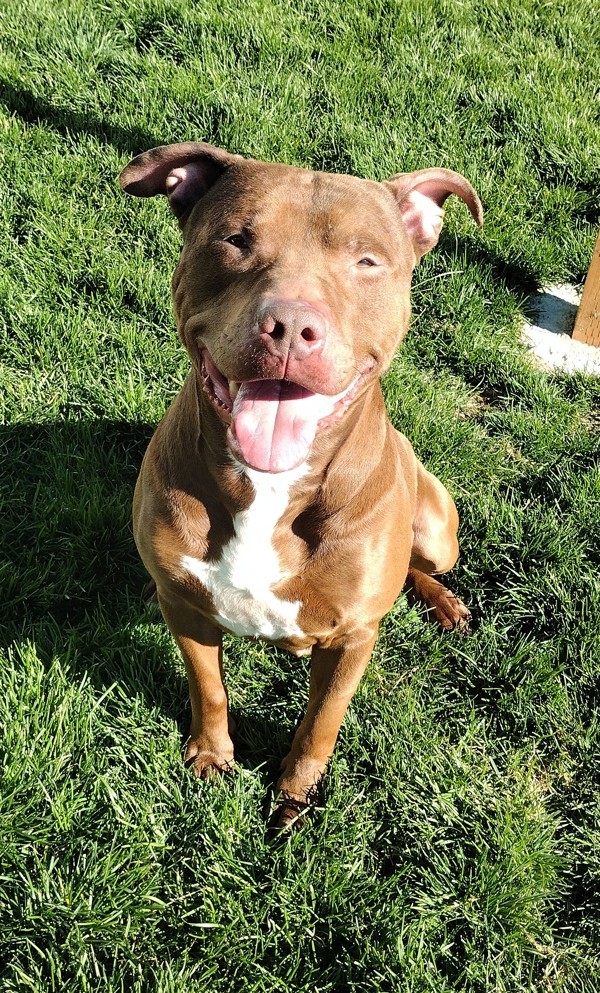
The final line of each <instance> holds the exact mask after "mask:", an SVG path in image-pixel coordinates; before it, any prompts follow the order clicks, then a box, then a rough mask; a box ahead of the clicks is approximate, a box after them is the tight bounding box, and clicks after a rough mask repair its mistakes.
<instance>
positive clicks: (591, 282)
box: [573, 231, 600, 348]
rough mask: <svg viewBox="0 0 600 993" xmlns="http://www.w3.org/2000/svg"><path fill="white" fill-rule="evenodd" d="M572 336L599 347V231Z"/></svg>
mask: <svg viewBox="0 0 600 993" xmlns="http://www.w3.org/2000/svg"><path fill="white" fill-rule="evenodd" d="M573 337H574V338H575V339H576V340H577V341H583V342H584V343H585V344H586V345H596V347H597V348H600V231H599V232H598V237H597V238H596V245H595V247H594V254H593V255H592V261H591V262H590V267H589V269H588V274H587V276H586V279H585V285H584V287H583V294H582V296H581V303H580V304H579V310H578V311H577V317H576V319H575V327H574V328H573Z"/></svg>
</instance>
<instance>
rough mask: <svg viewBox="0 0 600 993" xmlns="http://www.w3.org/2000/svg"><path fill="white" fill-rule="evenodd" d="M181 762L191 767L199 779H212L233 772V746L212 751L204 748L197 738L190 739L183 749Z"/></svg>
mask: <svg viewBox="0 0 600 993" xmlns="http://www.w3.org/2000/svg"><path fill="white" fill-rule="evenodd" d="M183 761H184V762H185V764H186V766H191V768H192V770H193V772H194V775H196V776H198V778H199V779H213V778H214V777H215V776H217V775H222V774H223V773H225V774H231V773H232V772H233V746H232V747H231V748H223V749H219V750H217V749H214V748H210V747H206V745H205V743H204V742H202V741H201V740H199V739H198V738H190V740H189V741H188V742H187V744H186V747H185V752H184V754H183Z"/></svg>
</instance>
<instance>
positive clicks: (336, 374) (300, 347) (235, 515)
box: [120, 143, 482, 827]
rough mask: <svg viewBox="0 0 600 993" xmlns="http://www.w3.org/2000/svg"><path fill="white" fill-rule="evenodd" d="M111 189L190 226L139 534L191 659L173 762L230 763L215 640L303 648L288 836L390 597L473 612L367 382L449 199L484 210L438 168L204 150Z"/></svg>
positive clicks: (421, 479)
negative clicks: (304, 691) (181, 747)
mask: <svg viewBox="0 0 600 993" xmlns="http://www.w3.org/2000/svg"><path fill="white" fill-rule="evenodd" d="M120 183H121V186H122V187H123V188H124V189H125V190H126V191H127V192H128V193H131V194H133V195H134V196H154V195H155V194H158V193H162V194H166V196H167V197H168V200H169V204H170V206H171V209H172V210H173V212H174V213H175V214H176V216H177V217H178V218H179V223H180V226H181V228H182V230H183V233H184V244H183V250H182V254H181V258H180V260H179V264H178V266H177V269H176V270H175V275H174V277H173V298H174V307H175V315H176V318H177V326H178V328H179V334H180V337H181V340H182V341H183V344H184V345H185V347H186V349H187V351H188V352H189V355H190V358H191V360H192V370H191V372H190V375H189V377H188V379H187V380H186V382H185V385H184V387H183V389H182V390H181V393H180V394H179V396H178V397H177V398H176V400H175V402H174V403H173V405H172V406H171V408H170V409H169V411H168V412H167V414H166V415H165V417H164V418H163V420H162V422H161V424H160V425H159V427H158V429H157V431H156V434H155V435H154V437H153V439H152V441H151V443H150V446H149V448H148V451H147V453H146V456H145V458H144V462H143V465H142V470H141V472H140V477H139V480H138V483H137V488H136V493H135V501H134V530H135V539H136V543H137V546H138V549H139V552H140V555H141V557H142V559H143V561H144V563H145V565H146V568H147V569H148V571H149V572H150V574H151V576H152V577H153V579H154V581H155V583H156V589H157V594H158V601H159V604H160V607H161V610H162V613H163V616H164V618H165V621H166V622H167V624H168V626H169V628H170V630H171V632H172V633H173V636H174V638H175V640H176V641H177V644H178V645H179V647H180V649H181V652H182V655H183V658H184V660H185V665H186V670H187V675H188V680H189V687H190V697H191V703H192V723H191V728H190V737H189V742H188V744H187V749H186V756H185V757H186V759H187V760H189V761H190V762H193V765H194V768H195V770H196V772H197V773H198V774H199V775H201V776H207V775H210V774H211V773H212V772H213V771H214V770H227V769H229V768H230V767H231V765H232V763H233V743H232V740H231V731H232V722H231V720H230V718H229V715H228V706H227V695H226V691H225V688H224V686H223V673H222V649H221V639H222V632H223V631H230V632H232V633H233V634H237V635H242V636H246V637H252V638H263V639H266V640H268V641H271V642H273V643H274V644H276V645H280V646H282V647H284V648H287V649H289V650H290V651H291V652H294V653H296V654H302V653H305V652H310V653H311V654H312V660H311V677H310V694H309V701H308V708H307V711H306V714H305V716H304V719H303V721H302V723H301V724H300V726H299V728H298V730H297V732H296V735H295V737H294V740H293V743H292V747H291V750H290V752H289V754H288V756H287V758H286V759H284V761H283V763H282V770H283V771H282V775H281V777H280V779H279V783H278V788H279V806H278V808H277V810H276V813H275V818H274V820H275V822H276V824H277V825H278V826H280V827H285V826H288V825H289V824H290V823H292V822H294V821H295V820H297V818H298V814H299V812H300V811H301V810H302V807H303V806H305V805H306V804H307V803H308V802H309V800H310V797H311V796H312V794H313V791H314V789H315V786H316V785H317V784H318V782H319V780H320V779H321V777H322V776H323V773H324V771H325V768H326V765H327V761H328V759H329V757H330V756H331V753H332V751H333V748H334V745H335V741H336V738H337V735H338V731H339V728H340V724H341V721H342V718H343V716H344V713H345V711H346V708H347V706H348V704H349V702H350V699H351V698H352V695H353V693H354V691H355V689H356V687H357V685H358V682H359V680H360V678H361V676H362V674H363V672H364V670H365V667H366V665H367V662H368V661H369V657H370V655H371V651H372V649H373V645H374V644H375V639H376V637H377V629H378V625H379V621H380V620H381V618H382V617H383V615H384V614H385V613H386V612H387V611H388V610H389V609H390V608H391V606H392V604H393V603H394V600H395V599H396V597H397V596H398V594H399V592H400V591H401V589H402V588H403V586H404V584H405V583H406V582H407V581H408V583H409V584H410V586H411V588H412V590H413V592H414V595H415V596H416V597H417V598H418V599H419V600H421V601H422V602H424V603H425V604H426V605H427V607H428V608H429V612H430V614H431V615H433V616H434V617H435V618H436V619H437V620H438V621H439V623H440V624H441V625H442V627H444V628H446V629H450V628H452V627H456V626H458V627H461V626H464V625H465V624H466V623H467V620H468V616H469V615H468V611H467V609H466V608H465V607H464V605H463V604H462V603H461V602H460V601H459V600H458V599H457V598H456V597H454V596H453V595H452V594H451V593H450V592H449V591H448V590H446V589H445V588H444V587H443V586H442V585H441V583H439V582H437V580H435V579H433V578H431V577H432V574H433V573H436V572H446V571H447V570H448V569H451V568H452V566H453V565H454V562H455V561H456V557H457V554H458V544H457V539H456V531H457V525H458V516H457V513H456V508H455V506H454V503H453V501H452V499H451V497H450V496H449V494H448V493H447V492H446V490H445V489H444V487H443V486H442V485H441V483H439V482H438V480H437V479H435V477H434V476H432V475H431V474H430V473H429V472H427V470H426V469H424V468H423V466H422V465H421V464H420V462H419V461H418V460H417V459H416V457H415V455H414V453H413V450H412V448H411V446H410V443H409V442H408V441H407V439H406V438H405V437H404V436H403V435H401V434H399V433H398V432H397V431H396V430H395V429H394V428H393V427H392V425H391V423H390V422H389V420H388V418H387V416H386V412H385V408H384V404H383V397H382V392H381V387H380V383H379V378H380V376H381V375H382V373H384V372H385V370H386V369H387V367H388V366H389V364H390V362H391V360H392V357H393V355H394V352H395V350H396V348H397V346H398V344H399V343H400V341H401V340H402V338H403V337H404V334H405V333H406V329H407V326H408V320H409V314H410V300H409V293H410V282H411V276H412V271H413V269H414V267H415V265H416V263H417V262H418V261H419V259H420V257H421V255H423V254H424V253H425V252H427V251H429V249H430V248H433V246H434V245H435V243H436V242H437V239H438V235H439V231H440V228H441V226H442V216H443V210H442V205H443V203H444V201H445V199H446V197H447V196H448V195H449V194H451V193H455V194H456V195H457V196H459V197H461V198H462V199H463V200H464V201H465V203H466V204H467V206H468V207H469V210H470V211H471V213H472V215H473V217H474V218H475V220H476V221H477V223H481V221H482V209H481V204H480V202H479V199H478V197H477V194H476V193H475V191H474V189H473V188H472V187H471V186H470V184H469V183H468V182H467V181H466V179H464V178H463V177H462V176H460V175H458V174H457V173H454V172H450V171H449V170H447V169H425V170H422V171H421V172H415V173H406V174H402V175H399V176H394V177H393V178H392V179H390V180H389V181H388V182H385V183H376V182H371V181H370V180H364V179H356V178H354V177H351V176H338V175H330V174H327V173H319V172H311V171H309V170H304V169H297V168H292V167H290V166H284V165H274V164H270V163H265V162H257V161H254V160H252V159H244V158H242V157H241V156H239V155H230V154H229V153H227V152H224V151H222V150H221V149H218V148H214V147H212V146H210V145H206V144H201V143H184V144H179V145H166V146H163V147H161V148H155V149H152V150H151V151H149V152H145V153H144V154H143V155H139V156H138V157H137V158H135V159H134V160H133V161H132V162H131V163H130V164H129V165H128V166H127V167H126V169H125V170H124V171H123V173H122V174H121V177H120Z"/></svg>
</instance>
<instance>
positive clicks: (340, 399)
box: [201, 349, 375, 472]
mask: <svg viewBox="0 0 600 993" xmlns="http://www.w3.org/2000/svg"><path fill="white" fill-rule="evenodd" d="M374 365H375V363H374V361H371V362H370V363H368V364H367V366H366V367H365V368H364V369H363V370H362V371H361V372H359V373H358V375H357V376H355V377H354V379H353V380H352V382H351V383H350V385H349V386H347V387H346V389H345V390H342V392H341V393H338V394H337V395H335V396H326V395H325V394H323V393H313V392H312V390H309V389H307V388H306V387H305V386H300V385H299V384H298V383H292V382H290V381H289V380H287V379H250V380H247V381H242V382H235V381H233V380H232V381H229V380H227V379H226V378H225V376H223V375H222V373H221V372H220V371H219V370H218V369H217V367H216V365H215V364H214V362H213V360H212V358H211V357H210V355H209V353H208V352H207V351H206V349H203V351H202V365H201V376H202V383H203V386H204V392H205V393H206V395H207V397H208V399H209V400H210V402H211V403H212V405H213V407H214V408H215V409H216V410H217V411H218V413H219V416H220V417H221V419H222V420H223V421H224V422H225V423H226V424H228V430H227V440H228V443H229V446H230V448H231V450H232V452H233V453H234V455H235V456H236V457H237V458H239V459H240V460H241V461H242V462H244V463H245V464H246V465H248V466H250V467H251V468H253V469H259V470H260V471H262V472H285V471H286V470H288V469H295V468H296V467H297V466H299V465H302V463H303V462H304V461H305V460H306V458H307V456H308V453H309V451H310V448H311V445H312V443H313V441H314V440H315V437H316V436H317V433H318V432H319V431H322V430H323V428H327V427H331V425H333V424H335V423H337V421H338V420H339V419H340V418H341V417H343V415H344V413H345V412H346V410H347V408H348V406H349V405H350V403H351V402H352V400H353V399H354V398H355V396H356V395H357V393H358V391H359V389H360V387H361V386H362V384H363V382H364V380H365V379H366V378H367V376H368V375H369V373H370V372H372V370H373V368H374Z"/></svg>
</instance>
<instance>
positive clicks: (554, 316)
mask: <svg viewBox="0 0 600 993" xmlns="http://www.w3.org/2000/svg"><path fill="white" fill-rule="evenodd" d="M580 299H581V293H580V291H579V290H578V289H577V287H575V286H571V285H570V284H568V283H562V284H558V285H556V286H546V287H544V288H543V289H542V290H541V291H539V292H537V293H534V294H533V295H532V296H531V297H530V298H529V301H528V309H529V311H530V313H531V315H532V318H533V319H532V322H531V323H525V324H524V325H523V329H522V331H521V339H522V341H524V343H525V344H526V345H527V347H528V349H529V350H530V352H531V353H532V357H533V358H534V360H535V361H536V362H537V363H538V364H539V365H542V366H543V367H544V368H546V369H561V370H563V371H564V372H570V373H573V372H586V373H590V374H593V375H596V376H598V375H600V348H596V347H595V346H594V345H586V344H585V343H584V342H582V341H574V340H573V338H571V337H570V335H571V332H572V330H573V325H574V323H575V318H576V316H577V308H578V306H579V302H580Z"/></svg>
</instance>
